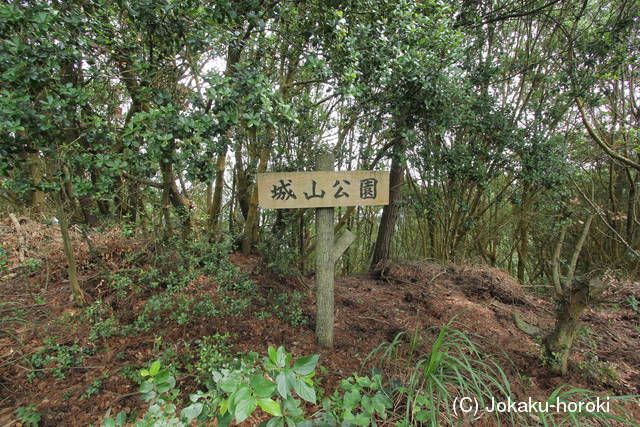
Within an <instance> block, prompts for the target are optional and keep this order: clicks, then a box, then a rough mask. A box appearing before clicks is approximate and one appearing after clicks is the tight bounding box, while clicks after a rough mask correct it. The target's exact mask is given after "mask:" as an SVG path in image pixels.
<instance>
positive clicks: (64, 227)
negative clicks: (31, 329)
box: [56, 193, 87, 306]
mask: <svg viewBox="0 0 640 427" xmlns="http://www.w3.org/2000/svg"><path fill="white" fill-rule="evenodd" d="M56 195H57V199H58V200H57V203H56V204H57V208H58V223H59V225H60V234H61V235H62V245H63V247H64V254H65V256H66V257H67V274H68V276H69V284H70V285H71V292H72V294H73V300H74V302H75V303H76V304H78V305H80V306H83V305H86V304H87V300H86V298H85V295H84V292H83V291H82V288H81V287H80V283H79V282H78V269H77V267H76V257H75V255H74V254H73V247H72V245H71V238H70V237H69V220H68V218H67V213H66V212H65V210H64V206H63V202H62V198H61V197H60V195H59V194H57V193H56Z"/></svg>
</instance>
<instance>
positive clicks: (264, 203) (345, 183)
mask: <svg viewBox="0 0 640 427" xmlns="http://www.w3.org/2000/svg"><path fill="white" fill-rule="evenodd" d="M258 203H259V204H260V206H261V207H262V208H267V209H292V208H322V207H332V206H370V205H386V204H388V203H389V172H387V171H340V172H332V171H331V172H330V171H326V172H277V173H261V174H258Z"/></svg>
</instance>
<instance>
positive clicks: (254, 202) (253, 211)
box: [242, 147, 271, 255]
mask: <svg viewBox="0 0 640 427" xmlns="http://www.w3.org/2000/svg"><path fill="white" fill-rule="evenodd" d="M270 153H271V152H270V150H269V148H267V147H264V148H262V150H260V162H259V163H258V173H263V172H264V171H266V170H267V162H268V161H269V154H270ZM257 240H258V185H257V184H255V185H254V186H253V189H252V190H251V199H250V202H249V211H248V212H247V220H246V222H245V225H244V235H243V237H242V253H243V254H244V255H249V253H250V252H251V248H252V247H253V245H254V244H255V243H256V241H257Z"/></svg>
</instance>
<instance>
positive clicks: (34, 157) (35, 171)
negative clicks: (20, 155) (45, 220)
mask: <svg viewBox="0 0 640 427" xmlns="http://www.w3.org/2000/svg"><path fill="white" fill-rule="evenodd" d="M27 156H28V159H29V160H28V161H29V174H30V175H31V184H32V185H33V186H34V189H32V190H31V197H30V198H31V208H32V209H33V210H34V211H35V212H37V213H41V212H42V210H43V208H44V192H43V191H41V190H38V189H37V187H38V186H39V185H40V183H41V182H42V165H41V162H42V160H41V159H40V156H39V155H38V153H29V154H28V155H27Z"/></svg>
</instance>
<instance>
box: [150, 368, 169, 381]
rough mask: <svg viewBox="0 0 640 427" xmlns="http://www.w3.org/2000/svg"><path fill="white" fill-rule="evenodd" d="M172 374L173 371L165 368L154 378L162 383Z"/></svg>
mask: <svg viewBox="0 0 640 427" xmlns="http://www.w3.org/2000/svg"><path fill="white" fill-rule="evenodd" d="M170 376H171V372H169V371H168V370H166V369H165V370H163V371H160V373H158V374H157V375H156V376H155V378H154V379H153V380H154V382H155V383H156V384H162V383H165V382H167V381H168V380H169V377H170Z"/></svg>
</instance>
